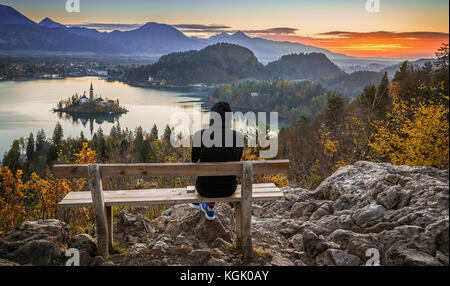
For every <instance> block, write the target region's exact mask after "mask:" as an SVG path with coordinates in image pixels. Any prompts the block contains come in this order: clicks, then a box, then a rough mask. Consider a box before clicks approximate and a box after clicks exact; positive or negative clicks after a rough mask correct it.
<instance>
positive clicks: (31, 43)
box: [0, 4, 392, 67]
mask: <svg viewBox="0 0 450 286" xmlns="http://www.w3.org/2000/svg"><path fill="white" fill-rule="evenodd" d="M219 42H226V43H232V44H236V45H240V46H243V47H246V48H248V49H250V50H252V51H253V53H254V54H255V56H256V57H257V58H258V60H259V61H260V62H262V63H268V62H271V61H275V60H278V59H279V58H280V57H281V56H283V55H286V54H291V53H323V54H325V55H326V56H327V57H328V58H329V59H331V60H332V61H333V62H335V63H336V64H338V65H339V66H340V67H341V66H342V65H349V64H355V63H356V62H357V63H358V64H361V63H367V64H370V63H374V62H378V63H379V64H380V63H381V64H384V65H385V66H386V65H388V64H386V62H385V61H383V60H381V61H380V60H378V61H377V60H375V59H365V58H356V57H351V56H346V55H343V54H339V53H333V52H331V51H329V50H326V49H323V48H318V47H314V46H308V45H303V44H300V43H291V42H281V41H271V40H267V39H263V38H257V37H255V38H253V37H249V36H248V35H246V34H245V33H243V32H236V33H234V34H227V33H220V34H217V35H215V36H212V37H210V38H207V39H202V38H197V37H188V36H186V35H185V34H183V33H182V32H181V31H179V30H177V29H176V28H175V27H173V26H170V25H166V24H160V23H154V22H149V23H146V24H145V25H143V26H141V27H139V28H137V29H135V30H131V31H118V30H115V31H112V32H99V31H98V30H96V29H89V28H84V27H74V26H70V27H69V26H65V25H63V24H60V23H57V22H55V21H53V20H52V19H50V18H45V19H43V20H42V21H41V22H40V23H36V22H34V21H32V20H30V19H29V18H27V17H26V16H24V15H23V14H21V13H20V12H19V11H17V10H15V9H14V8H12V7H10V6H5V5H1V4H0V52H6V53H20V54H29V53H34V54H39V53H43V52H45V53H63V54H65V53H72V54H95V55H100V56H102V55H141V56H153V57H154V56H158V57H159V56H162V55H165V54H169V53H172V52H182V51H188V50H200V49H202V48H205V47H206V46H209V45H213V44H216V43H219ZM389 64H392V62H390V63H389Z"/></svg>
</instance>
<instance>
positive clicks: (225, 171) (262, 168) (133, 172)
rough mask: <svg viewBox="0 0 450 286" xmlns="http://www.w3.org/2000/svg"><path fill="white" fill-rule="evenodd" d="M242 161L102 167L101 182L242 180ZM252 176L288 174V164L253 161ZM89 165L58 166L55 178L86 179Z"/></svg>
mask: <svg viewBox="0 0 450 286" xmlns="http://www.w3.org/2000/svg"><path fill="white" fill-rule="evenodd" d="M242 163H243V162H242V161H239V162H218V163H135V164H99V166H100V173H101V176H102V178H107V177H118V176H148V177H151V176H155V177H159V176H170V177H181V176H241V175H242ZM252 164H253V174H255V175H261V174H272V173H280V174H287V173H288V172H289V160H266V161H252ZM87 166H88V165H86V164H78V165H77V164H73V165H55V166H54V167H53V174H54V175H55V176H56V177H58V178H64V177H76V178H86V177H87Z"/></svg>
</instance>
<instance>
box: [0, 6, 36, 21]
mask: <svg viewBox="0 0 450 286" xmlns="http://www.w3.org/2000/svg"><path fill="white" fill-rule="evenodd" d="M0 24H9V25H36V23H35V22H33V21H31V20H30V19H28V18H27V17H25V16H24V15H22V14H21V13H20V12H19V11H17V10H16V9H14V8H13V7H10V6H6V5H2V4H0Z"/></svg>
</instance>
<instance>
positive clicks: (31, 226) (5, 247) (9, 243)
mask: <svg viewBox="0 0 450 286" xmlns="http://www.w3.org/2000/svg"><path fill="white" fill-rule="evenodd" d="M68 240H69V226H68V225H67V224H65V223H64V222H61V221H59V220H56V219H49V220H38V221H26V222H24V223H22V225H20V227H18V228H16V229H14V230H11V231H9V232H7V233H5V234H4V235H3V236H1V237H0V258H3V259H6V260H10V261H13V262H17V263H19V264H32V265H42V266H45V265H55V264H62V262H63V261H65V251H66V249H67V242H68Z"/></svg>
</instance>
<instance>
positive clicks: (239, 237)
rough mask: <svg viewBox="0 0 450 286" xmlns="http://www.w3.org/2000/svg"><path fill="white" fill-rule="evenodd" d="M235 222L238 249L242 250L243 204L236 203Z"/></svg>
mask: <svg viewBox="0 0 450 286" xmlns="http://www.w3.org/2000/svg"><path fill="white" fill-rule="evenodd" d="M234 220H235V221H236V248H238V249H242V209H241V203H240V202H235V203H234Z"/></svg>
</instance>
